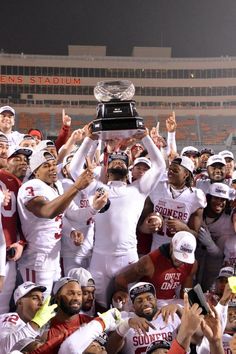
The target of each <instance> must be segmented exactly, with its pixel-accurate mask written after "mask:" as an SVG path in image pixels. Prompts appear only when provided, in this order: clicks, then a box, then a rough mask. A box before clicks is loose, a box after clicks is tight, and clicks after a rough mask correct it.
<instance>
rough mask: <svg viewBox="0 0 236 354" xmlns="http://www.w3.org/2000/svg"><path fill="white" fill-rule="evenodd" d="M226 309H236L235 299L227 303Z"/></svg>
mask: <svg viewBox="0 0 236 354" xmlns="http://www.w3.org/2000/svg"><path fill="white" fill-rule="evenodd" d="M228 307H234V308H236V301H235V299H232V300H231V301H229V303H228Z"/></svg>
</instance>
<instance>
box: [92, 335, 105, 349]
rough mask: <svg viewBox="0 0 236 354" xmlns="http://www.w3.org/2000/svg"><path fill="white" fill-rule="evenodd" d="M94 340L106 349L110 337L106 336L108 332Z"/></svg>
mask: <svg viewBox="0 0 236 354" xmlns="http://www.w3.org/2000/svg"><path fill="white" fill-rule="evenodd" d="M94 340H95V341H96V342H98V343H99V344H100V345H101V346H102V347H104V346H105V345H106V344H107V341H108V335H107V334H106V332H102V334H100V335H99V336H98V337H96V338H95V339H94Z"/></svg>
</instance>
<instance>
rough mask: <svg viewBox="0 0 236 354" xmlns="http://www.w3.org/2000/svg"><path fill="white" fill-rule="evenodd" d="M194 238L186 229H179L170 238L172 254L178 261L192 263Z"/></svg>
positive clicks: (193, 258)
mask: <svg viewBox="0 0 236 354" xmlns="http://www.w3.org/2000/svg"><path fill="white" fill-rule="evenodd" d="M196 245H197V242H196V238H195V237H194V236H193V234H191V233H190V232H188V231H179V232H177V233H176V234H175V235H174V237H173V238H172V246H173V255H174V257H175V258H176V259H178V261H181V262H184V263H188V264H193V263H194V261H195V255H194V252H195V249H196Z"/></svg>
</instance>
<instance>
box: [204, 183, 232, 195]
mask: <svg viewBox="0 0 236 354" xmlns="http://www.w3.org/2000/svg"><path fill="white" fill-rule="evenodd" d="M229 191H230V188H229V186H227V184H225V183H212V184H211V185H210V188H209V192H208V193H207V194H210V195H213V196H214V197H219V198H224V199H229Z"/></svg>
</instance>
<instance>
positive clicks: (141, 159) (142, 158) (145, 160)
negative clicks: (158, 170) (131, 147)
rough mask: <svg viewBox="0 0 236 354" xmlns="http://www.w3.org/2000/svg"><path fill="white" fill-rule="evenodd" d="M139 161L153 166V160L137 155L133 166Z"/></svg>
mask: <svg viewBox="0 0 236 354" xmlns="http://www.w3.org/2000/svg"><path fill="white" fill-rule="evenodd" d="M139 163H145V165H147V166H148V167H149V168H151V167H152V163H151V161H150V160H149V159H148V158H146V157H137V159H135V160H134V164H133V166H136V165H137V164H139Z"/></svg>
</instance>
